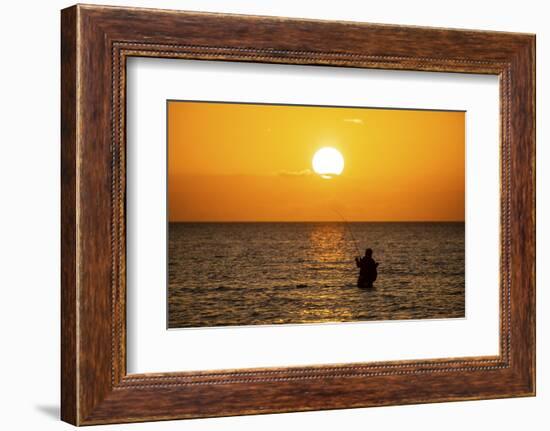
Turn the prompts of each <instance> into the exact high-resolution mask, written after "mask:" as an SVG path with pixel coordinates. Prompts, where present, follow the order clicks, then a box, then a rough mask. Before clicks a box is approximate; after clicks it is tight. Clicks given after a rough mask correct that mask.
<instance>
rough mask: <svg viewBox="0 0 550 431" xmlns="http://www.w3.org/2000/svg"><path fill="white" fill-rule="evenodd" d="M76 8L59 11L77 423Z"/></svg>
mask: <svg viewBox="0 0 550 431" xmlns="http://www.w3.org/2000/svg"><path fill="white" fill-rule="evenodd" d="M77 33H78V7H77V6H72V7H70V8H67V9H63V10H62V11H61V125H60V126H61V316H62V318H61V373H60V374H61V420H63V421H65V422H68V423H70V424H72V425H78V423H79V408H78V398H79V396H78V393H79V391H78V380H79V379H78V325H77V314H78V310H77V308H78V299H77V250H76V247H77V199H78V195H77V193H78V190H77V166H76V161H77V142H76V141H77V101H78V83H77V79H78V76H77V74H78V70H77V69H78V66H77V63H78V52H77V51H78V43H77V40H78V34H77Z"/></svg>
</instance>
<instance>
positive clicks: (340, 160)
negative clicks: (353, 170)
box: [311, 147, 344, 179]
mask: <svg viewBox="0 0 550 431" xmlns="http://www.w3.org/2000/svg"><path fill="white" fill-rule="evenodd" d="M311 165H312V166H313V171H314V172H315V173H316V174H319V175H320V176H321V178H325V179H330V178H332V177H334V176H335V175H340V174H341V173H342V171H343V170H344V156H342V153H340V151H338V150H337V149H336V148H332V147H324V148H321V149H320V150H318V151H317V152H316V153H315V154H314V156H313V160H312V161H311Z"/></svg>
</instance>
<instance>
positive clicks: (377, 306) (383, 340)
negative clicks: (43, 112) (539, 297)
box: [61, 5, 535, 425]
mask: <svg viewBox="0 0 550 431" xmlns="http://www.w3.org/2000/svg"><path fill="white" fill-rule="evenodd" d="M61 17H62V20H61V21H62V26H61V45H62V46H61V48H62V64H61V71H62V94H61V102H62V103H61V106H62V109H61V111H62V112H61V117H62V152H61V163H62V183H61V188H62V286H61V290H62V337H61V338H62V345H61V350H62V364H61V366H62V373H61V374H62V382H61V397H62V399H61V415H62V419H63V420H65V421H67V422H69V423H72V424H75V425H91V424H105V423H119V422H138V421H152V420H167V419H180V418H197V417H213V416H229V415H242V414H258V413H274V412H289V411H307V410H322V409H341V408H354V407H369V406H382V405H397V404H413V403H429V402H441V401H455V400H475V399H490V398H503V397H518V396H533V395H534V394H535V108H534V100H535V77H534V73H535V72H534V71H535V37H534V35H529V34H517V33H504V32H487V31H473V30H451V29H436V28H423V27H403V26H390V25H379V24H365V23H352V22H331V21H314V20H297V19H286V18H276V17H254V16H240V15H220V14H212V13H195V12H193V13H190V12H179V11H167V10H152V9H151V10H150V9H134V8H119V7H104V6H93V5H77V6H73V7H70V8H68V9H64V10H63V11H62V14H61Z"/></svg>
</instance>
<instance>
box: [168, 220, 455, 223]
mask: <svg viewBox="0 0 550 431" xmlns="http://www.w3.org/2000/svg"><path fill="white" fill-rule="evenodd" d="M465 222H466V221H465V220H168V223H465Z"/></svg>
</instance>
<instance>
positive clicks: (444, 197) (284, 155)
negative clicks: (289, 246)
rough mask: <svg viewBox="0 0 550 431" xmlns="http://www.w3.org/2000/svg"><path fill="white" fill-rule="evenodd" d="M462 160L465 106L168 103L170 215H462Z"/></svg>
mask: <svg viewBox="0 0 550 431" xmlns="http://www.w3.org/2000/svg"><path fill="white" fill-rule="evenodd" d="M326 146H329V147H333V148H336V149H337V150H339V151H340V152H341V153H342V155H343V156H344V160H345V168H344V171H343V173H342V175H340V176H339V177H334V178H332V179H323V178H321V177H319V176H318V175H317V174H314V173H312V171H311V169H312V167H311V159H312V157H313V155H314V153H315V151H317V150H318V149H319V148H322V147H326ZM464 163H465V113H464V112H440V111H412V110H387V109H369V108H333V107H311V106H307V107H304V106H277V105H254V104H224V103H200V102H176V101H171V102H169V103H168V206H169V220H170V221H330V220H336V221H338V220H340V219H339V216H338V215H337V213H336V211H338V212H339V213H340V214H342V216H343V217H344V218H345V219H346V220H348V221H428V220H434V221H451V220H453V221H455V220H459V221H463V220H464V198H465V196H464V180H465V177H464V174H465V165H464ZM335 210H336V211H335Z"/></svg>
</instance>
